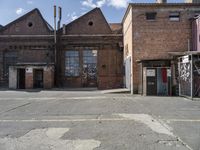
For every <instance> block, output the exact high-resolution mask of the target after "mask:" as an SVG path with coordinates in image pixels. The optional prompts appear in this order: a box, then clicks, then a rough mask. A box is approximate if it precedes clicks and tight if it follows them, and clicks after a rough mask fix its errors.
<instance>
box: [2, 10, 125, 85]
mask: <svg viewBox="0 0 200 150" xmlns="http://www.w3.org/2000/svg"><path fill="white" fill-rule="evenodd" d="M56 37H57V43H54V38H55V37H54V34H53V29H52V27H51V26H50V25H49V24H48V23H47V22H46V21H45V20H44V19H43V17H42V15H41V13H40V11H39V10H38V9H34V10H32V11H31V12H29V13H27V14H26V15H24V16H22V17H20V18H19V19H17V20H15V21H14V22H11V23H9V24H8V25H6V26H4V27H2V28H1V29H0V84H1V86H3V85H4V86H8V87H9V88H11V89H32V88H45V89H48V88H52V87H98V89H110V88H120V87H123V49H122V47H123V45H122V40H123V36H122V25H121V24H120V23H119V24H108V23H107V21H106V19H105V17H104V16H103V14H102V12H101V10H100V9H99V8H96V9H94V10H92V11H90V12H88V13H87V14H85V15H83V16H82V17H80V18H78V19H76V20H75V21H73V22H71V23H70V24H68V25H64V26H63V28H61V29H59V30H58V31H57V36H56ZM55 48H56V50H57V51H56V52H55ZM55 60H57V61H56V63H55Z"/></svg>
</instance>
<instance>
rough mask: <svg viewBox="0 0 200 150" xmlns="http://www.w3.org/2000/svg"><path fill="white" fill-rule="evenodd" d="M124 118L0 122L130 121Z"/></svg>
mask: <svg viewBox="0 0 200 150" xmlns="http://www.w3.org/2000/svg"><path fill="white" fill-rule="evenodd" d="M130 120H131V119H126V118H102V119H101V118H97V119H27V120H24V119H22V120H9V119H7V120H0V122H92V121H130Z"/></svg>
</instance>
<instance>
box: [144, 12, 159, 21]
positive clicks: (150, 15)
mask: <svg viewBox="0 0 200 150" xmlns="http://www.w3.org/2000/svg"><path fill="white" fill-rule="evenodd" d="M156 15H157V13H156V12H148V13H146V19H147V20H156Z"/></svg>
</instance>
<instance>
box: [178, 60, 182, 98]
mask: <svg viewBox="0 0 200 150" xmlns="http://www.w3.org/2000/svg"><path fill="white" fill-rule="evenodd" d="M180 68H181V61H180V58H178V74H179V75H178V86H179V96H182V95H181V82H180V73H181V72H180V70H181V69H180Z"/></svg>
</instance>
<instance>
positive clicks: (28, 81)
mask: <svg viewBox="0 0 200 150" xmlns="http://www.w3.org/2000/svg"><path fill="white" fill-rule="evenodd" d="M25 88H26V89H32V88H33V73H27V72H26V75H25Z"/></svg>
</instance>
